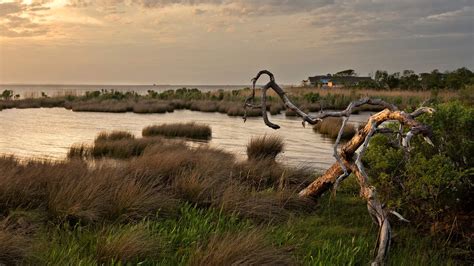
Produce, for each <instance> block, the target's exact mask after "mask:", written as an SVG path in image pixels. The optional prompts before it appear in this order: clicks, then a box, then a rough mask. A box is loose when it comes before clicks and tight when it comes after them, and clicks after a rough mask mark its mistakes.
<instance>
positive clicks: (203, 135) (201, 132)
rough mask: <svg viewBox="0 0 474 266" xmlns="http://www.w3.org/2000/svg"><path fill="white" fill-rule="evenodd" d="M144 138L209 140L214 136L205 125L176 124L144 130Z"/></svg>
mask: <svg viewBox="0 0 474 266" xmlns="http://www.w3.org/2000/svg"><path fill="white" fill-rule="evenodd" d="M142 135H143V136H144V137H150V136H164V137H170V138H176V137H180V138H190V139H202V140H208V139H210V138H211V136H212V130H211V127H210V126H208V125H204V124H197V123H194V122H191V123H174V124H162V125H153V126H148V127H146V128H144V129H143V131H142Z"/></svg>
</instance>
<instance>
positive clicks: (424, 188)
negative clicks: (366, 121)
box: [364, 102, 474, 231]
mask: <svg viewBox="0 0 474 266" xmlns="http://www.w3.org/2000/svg"><path fill="white" fill-rule="evenodd" d="M434 107H435V109H436V113H435V114H434V115H433V116H431V117H429V116H427V115H425V116H423V117H420V120H422V121H423V122H424V123H426V124H428V125H430V126H431V127H432V130H433V136H432V140H433V143H434V144H435V146H434V147H432V146H430V145H428V144H427V143H426V142H424V140H423V139H422V138H421V137H417V138H414V139H413V140H412V147H411V150H410V151H409V152H408V153H406V152H405V151H403V150H402V149H400V148H398V147H397V146H396V145H394V139H393V138H392V139H391V138H390V137H388V136H385V135H377V136H375V137H374V138H373V139H372V141H371V142H370V146H369V149H368V150H367V153H366V155H365V157H364V161H365V165H366V168H367V172H368V174H369V176H370V178H371V179H373V182H374V184H376V187H377V189H378V191H379V193H380V195H381V197H382V198H383V201H385V202H387V203H388V205H389V207H390V208H392V209H398V210H399V211H400V212H402V213H404V214H405V215H406V216H407V217H408V218H409V219H411V220H414V221H415V223H416V224H417V225H420V226H426V225H430V226H431V229H432V230H435V231H443V230H444V231H450V230H452V226H451V225H452V224H453V221H454V219H457V218H455V217H459V216H466V214H468V213H469V208H470V207H469V206H472V204H473V202H472V195H471V194H472V192H471V191H472V186H473V182H472V174H473V171H474V168H473V159H472V158H473V156H474V140H473V136H472V134H473V133H472V132H473V131H474V108H473V107H471V106H464V105H462V104H461V103H459V102H450V103H445V104H439V105H436V106H434ZM467 217H468V216H467ZM458 223H459V224H462V221H461V222H459V221H458ZM448 225H449V226H448ZM458 226H462V225H458ZM455 229H456V228H455Z"/></svg>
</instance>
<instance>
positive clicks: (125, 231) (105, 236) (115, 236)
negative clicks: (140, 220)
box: [97, 225, 161, 265]
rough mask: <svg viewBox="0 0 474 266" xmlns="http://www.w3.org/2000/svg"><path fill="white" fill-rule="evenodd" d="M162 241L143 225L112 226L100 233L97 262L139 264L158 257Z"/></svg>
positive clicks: (102, 263)
mask: <svg viewBox="0 0 474 266" xmlns="http://www.w3.org/2000/svg"><path fill="white" fill-rule="evenodd" d="M160 251H161V243H160V241H158V240H157V239H156V238H154V237H153V236H151V235H150V232H149V231H148V230H147V229H146V228H145V227H144V226H143V225H134V226H122V227H119V228H111V229H107V230H104V231H103V232H101V233H100V236H99V238H98V242H97V263H98V264H100V265H104V264H114V263H116V262H121V264H124V265H128V264H137V263H139V262H142V261H145V260H151V259H154V258H158V257H159V254H160Z"/></svg>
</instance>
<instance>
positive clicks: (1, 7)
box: [0, 2, 22, 16]
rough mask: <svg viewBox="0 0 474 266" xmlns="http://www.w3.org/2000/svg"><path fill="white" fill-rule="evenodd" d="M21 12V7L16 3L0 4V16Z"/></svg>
mask: <svg viewBox="0 0 474 266" xmlns="http://www.w3.org/2000/svg"><path fill="white" fill-rule="evenodd" d="M21 11H22V5H21V4H19V3H17V2H9V3H0V16H5V15H9V14H15V13H18V12H21Z"/></svg>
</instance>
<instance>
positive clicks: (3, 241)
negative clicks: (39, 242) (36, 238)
mask: <svg viewBox="0 0 474 266" xmlns="http://www.w3.org/2000/svg"><path fill="white" fill-rule="evenodd" d="M30 249H31V240H30V239H28V238H27V237H25V236H23V235H21V233H18V232H15V231H7V230H4V229H0V264H3V265H19V264H22V263H24V262H25V259H26V257H27V255H28V253H29V252H30Z"/></svg>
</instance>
